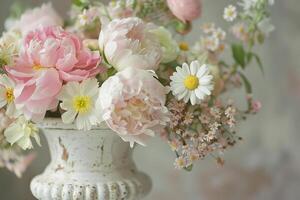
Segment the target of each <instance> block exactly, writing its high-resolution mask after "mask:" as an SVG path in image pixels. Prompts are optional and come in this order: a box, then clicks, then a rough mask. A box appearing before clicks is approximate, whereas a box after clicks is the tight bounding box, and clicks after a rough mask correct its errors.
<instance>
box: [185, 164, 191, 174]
mask: <svg viewBox="0 0 300 200" xmlns="http://www.w3.org/2000/svg"><path fill="white" fill-rule="evenodd" d="M183 169H184V170H185V171H188V172H191V171H192V170H193V164H191V165H189V166H188V167H185V168H183Z"/></svg>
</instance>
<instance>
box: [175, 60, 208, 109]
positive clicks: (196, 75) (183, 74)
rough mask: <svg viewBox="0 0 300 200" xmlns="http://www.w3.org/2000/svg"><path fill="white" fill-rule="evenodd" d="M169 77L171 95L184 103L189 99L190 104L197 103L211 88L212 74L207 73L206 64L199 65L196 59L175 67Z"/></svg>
mask: <svg viewBox="0 0 300 200" xmlns="http://www.w3.org/2000/svg"><path fill="white" fill-rule="evenodd" d="M170 79H171V90H172V93H173V95H174V96H176V97H177V99H178V100H182V99H183V100H184V102H185V103H187V102H188V101H189V100H190V101H191V104H192V105H195V104H199V103H200V102H201V100H203V99H204V98H205V96H209V95H211V91H212V90H213V83H212V80H213V76H212V75H210V74H209V69H208V66H207V65H202V66H200V63H199V62H198V61H193V62H192V63H191V65H190V66H189V65H188V64H186V63H184V64H183V65H182V67H177V68H176V72H175V73H174V74H173V75H172V76H171V78H170Z"/></svg>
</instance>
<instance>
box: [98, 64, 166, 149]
mask: <svg viewBox="0 0 300 200" xmlns="http://www.w3.org/2000/svg"><path fill="white" fill-rule="evenodd" d="M153 75H154V74H153V73H152V72H149V71H145V70H140V69H134V68H127V69H125V70H123V71H121V72H119V73H117V74H116V75H115V76H112V77H110V78H109V79H107V80H106V81H105V82H104V83H103V85H102V87H101V88H100V94H99V98H98V100H97V106H99V107H101V109H102V111H103V112H102V113H103V120H105V121H106V123H107V125H108V126H109V127H110V128H111V129H112V130H114V131H115V132H116V133H118V134H119V135H120V137H121V138H122V139H123V140H124V141H127V142H130V145H131V146H133V144H134V142H137V143H138V144H141V145H145V140H146V139H147V138H148V137H150V136H154V135H155V132H158V131H161V130H162V129H161V128H163V126H165V125H166V123H167V122H168V121H169V118H168V110H167V108H166V107H165V102H166V93H167V90H166V88H165V87H164V86H163V85H161V84H160V82H159V81H158V80H156V79H155V78H154V77H153Z"/></svg>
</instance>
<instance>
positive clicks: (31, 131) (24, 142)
mask: <svg viewBox="0 0 300 200" xmlns="http://www.w3.org/2000/svg"><path fill="white" fill-rule="evenodd" d="M4 136H5V139H6V141H7V142H9V143H10V144H11V145H13V144H15V143H16V144H17V145H19V146H20V147H21V148H22V149H23V150H26V149H32V147H33V145H32V142H31V140H30V137H33V138H34V139H35V141H36V142H37V144H38V145H41V144H40V137H39V129H38V128H37V127H36V126H35V125H34V124H33V123H31V122H29V121H27V120H26V119H25V117H23V116H21V117H19V118H18V119H17V120H16V121H15V122H13V123H12V124H11V125H10V126H9V127H8V128H6V129H5V131H4Z"/></svg>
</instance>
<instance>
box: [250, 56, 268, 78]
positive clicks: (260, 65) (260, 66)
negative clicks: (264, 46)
mask: <svg viewBox="0 0 300 200" xmlns="http://www.w3.org/2000/svg"><path fill="white" fill-rule="evenodd" d="M253 56H254V58H255V60H256V63H257V65H258V67H259V69H260V71H261V72H262V73H263V74H265V70H264V67H263V65H262V62H261V60H260V58H259V56H258V55H256V54H254V55H253Z"/></svg>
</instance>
